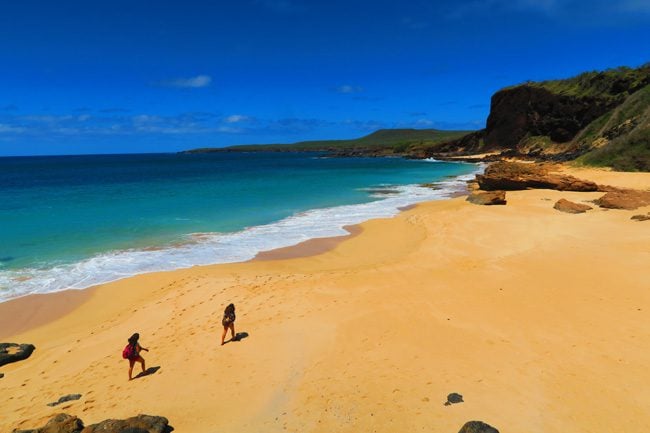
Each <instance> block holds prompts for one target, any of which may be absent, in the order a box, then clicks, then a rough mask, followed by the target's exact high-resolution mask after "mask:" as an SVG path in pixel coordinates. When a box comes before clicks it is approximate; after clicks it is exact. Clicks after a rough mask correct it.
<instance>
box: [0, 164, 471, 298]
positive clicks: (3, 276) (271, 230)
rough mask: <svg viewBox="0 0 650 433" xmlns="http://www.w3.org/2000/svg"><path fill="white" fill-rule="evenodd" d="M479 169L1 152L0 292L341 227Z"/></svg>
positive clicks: (81, 281) (426, 195)
mask: <svg viewBox="0 0 650 433" xmlns="http://www.w3.org/2000/svg"><path fill="white" fill-rule="evenodd" d="M477 170H479V167H478V166H477V165H474V164H465V163H451V162H439V161H430V160H406V159H401V158H328V157H325V156H324V155H322V154H319V153H314V152H305V153H272V152H268V153H267V152H259V153H211V154H142V155H92V156H89V155H84V156H50V157H6V158H0V302H1V301H6V300H8V299H11V298H14V297H18V296H23V295H27V294H31V293H47V292H54V291H59V290H64V289H68V288H77V289H81V288H85V287H89V286H92V285H95V284H101V283H105V282H109V281H113V280H116V279H120V278H124V277H127V276H131V275H136V274H140V273H144V272H153V271H162V270H172V269H178V268H185V267H190V266H194V265H204V264H214V263H230V262H240V261H245V260H249V259H251V258H253V257H254V256H255V255H256V254H257V253H259V252H260V251H267V250H271V249H274V248H280V247H285V246H290V245H294V244H297V243H300V242H302V241H305V240H308V239H312V238H319V237H329V236H340V235H344V234H346V233H347V232H346V231H345V230H344V229H343V227H344V226H346V225H350V224H357V223H360V222H363V221H366V220H369V219H372V218H378V217H390V216H393V215H395V214H396V213H398V212H399V209H400V208H402V207H404V206H408V205H410V204H414V203H418V202H422V201H428V200H436V199H443V198H446V197H449V196H450V195H451V194H453V192H454V191H457V190H458V189H459V188H462V187H463V185H464V180H466V179H468V178H470V177H471V176H472V174H473V173H475V172H477ZM423 183H436V184H437V189H432V188H428V187H422V186H420V184H423Z"/></svg>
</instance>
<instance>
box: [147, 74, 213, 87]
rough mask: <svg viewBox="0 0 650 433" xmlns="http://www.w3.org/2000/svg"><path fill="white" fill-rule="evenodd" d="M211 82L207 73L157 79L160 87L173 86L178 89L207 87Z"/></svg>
mask: <svg viewBox="0 0 650 433" xmlns="http://www.w3.org/2000/svg"><path fill="white" fill-rule="evenodd" d="M210 83H212V77H211V76H209V75H197V76H196V77H189V78H174V79H172V80H163V81H159V82H158V83H157V84H158V85H159V86H162V87H175V88H178V89H200V88H202V87H208V86H209V85H210Z"/></svg>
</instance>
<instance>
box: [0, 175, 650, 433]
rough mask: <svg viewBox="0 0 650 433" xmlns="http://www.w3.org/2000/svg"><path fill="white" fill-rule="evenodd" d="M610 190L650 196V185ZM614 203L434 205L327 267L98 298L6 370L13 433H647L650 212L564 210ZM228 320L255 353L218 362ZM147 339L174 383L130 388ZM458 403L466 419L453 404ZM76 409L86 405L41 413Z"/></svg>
mask: <svg viewBox="0 0 650 433" xmlns="http://www.w3.org/2000/svg"><path fill="white" fill-rule="evenodd" d="M583 173H584V172H583ZM588 174H589V175H590V176H589V177H592V176H591V175H592V174H593V175H594V176H596V177H597V176H601V177H602V178H603V179H605V178H607V177H609V176H614V175H610V174H604V175H603V174H599V173H591V172H590V173H588ZM583 176H584V174H583ZM615 177H616V178H617V179H618V182H619V183H620V184H623V185H636V184H638V182H641V183H642V184H643V185H645V186H646V189H647V188H648V187H650V174H645V175H643V176H637V175H633V176H628V175H626V174H618V175H615ZM600 195H602V193H592V192H586V193H580V192H560V191H551V190H527V191H512V192H508V197H507V199H508V204H507V205H505V206H477V205H474V204H471V203H468V202H467V201H465V200H464V199H463V198H454V199H447V200H439V201H430V202H425V203H422V204H419V205H417V206H416V207H415V208H412V209H409V210H406V211H403V212H401V213H399V214H398V215H397V216H395V217H391V218H380V219H372V220H369V221H366V222H364V223H362V224H360V225H359V226H358V227H357V228H355V229H353V231H355V230H360V233H356V234H354V235H353V234H351V235H349V236H346V237H345V239H344V241H341V242H335V243H334V244H333V245H332V243H331V242H330V245H329V246H331V247H332V248H330V249H328V250H327V251H325V252H319V253H318V254H316V255H309V256H300V257H293V256H291V257H286V256H285V255H284V254H285V253H286V252H281V254H282V257H275V258H273V259H272V260H251V261H248V262H243V263H233V264H219V265H207V266H196V267H193V268H189V269H180V270H176V271H167V272H157V273H149V274H143V275H138V276H134V277H129V278H126V279H123V280H120V281H117V282H113V283H109V284H105V285H101V286H98V287H96V289H95V290H94V292H93V293H92V296H88V299H86V300H85V301H84V302H83V303H82V304H81V305H79V306H77V307H76V308H74V309H73V310H72V311H71V312H68V313H66V314H65V315H63V316H61V317H60V318H58V319H56V320H54V321H51V322H49V323H47V324H46V325H39V326H37V327H34V328H31V329H29V330H25V331H24V332H21V333H20V334H17V335H12V338H15V339H17V340H19V341H15V342H16V343H32V344H35V345H36V351H35V352H34V354H33V355H32V357H31V358H29V359H28V360H26V361H21V362H18V363H15V364H9V365H6V366H4V367H2V369H1V371H2V372H3V373H5V377H4V378H2V379H0V381H2V384H3V387H4V388H5V389H6V390H7V392H8V395H10V396H11V398H10V399H8V400H6V401H5V402H4V403H5V404H4V406H5V413H6V414H7V415H6V416H5V417H3V419H0V430H2V431H4V430H8V431H11V430H12V429H13V428H23V429H25V428H35V427H38V426H41V425H43V424H44V422H45V421H46V420H47V419H48V418H49V417H50V416H51V415H52V414H53V413H60V412H67V413H70V414H74V415H77V416H79V417H81V418H82V419H83V420H84V421H85V422H86V423H87V424H90V423H94V422H98V421H101V420H103V419H106V418H108V417H110V418H126V417H129V416H133V415H135V414H136V413H135V412H136V410H135V409H134V408H137V412H138V413H147V414H151V415H160V416H165V417H167V418H168V419H169V420H170V424H171V425H172V426H173V427H174V428H175V429H177V430H178V431H191V432H193V433H209V432H211V431H215V430H232V431H238V432H242V433H254V432H259V431H267V432H270V433H276V432H277V433H279V432H283V431H313V432H316V433H321V432H323V433H325V432H328V431H343V432H351V433H352V432H357V431H373V430H374V431H377V432H379V433H389V432H391V433H392V432H394V431H400V430H408V431H411V430H414V431H415V430H422V429H424V430H426V431H458V429H459V428H460V426H462V425H463V424H464V423H465V422H466V421H469V420H472V419H479V420H482V421H484V422H487V423H488V424H490V425H493V426H494V427H496V428H498V429H499V430H501V431H529V432H531V433H561V432H564V431H572V432H575V433H588V432H591V431H595V430H598V429H601V430H602V429H604V430H607V431H611V432H614V433H619V432H620V433H623V432H628V431H641V430H642V429H643V428H645V427H646V426H647V422H648V421H647V414H646V412H647V411H646V410H645V409H646V404H645V402H647V401H650V389H649V388H648V387H644V386H639V384H643V383H646V382H648V383H650V372H648V370H647V364H648V363H649V362H650V349H646V348H648V347H650V323H649V322H648V321H646V320H644V319H643V317H644V316H643V315H644V314H645V312H646V311H648V310H650V293H648V291H647V287H648V284H650V271H648V269H647V262H648V259H649V258H650V251H648V249H647V245H648V241H650V234H648V232H647V224H648V223H644V222H634V221H631V220H630V215H632V214H634V213H645V212H647V211H650V206H647V207H645V208H642V209H639V210H638V211H619V210H611V211H606V210H603V209H599V208H596V209H593V210H591V211H588V212H587V213H585V214H580V215H571V214H565V213H561V212H558V211H557V210H555V209H553V203H554V202H555V201H556V200H558V199H559V198H566V199H568V200H572V201H575V202H589V201H590V200H593V199H595V198H597V197H599V196H600ZM303 247H304V246H303ZM58 295H59V294H53V295H52V296H58ZM230 302H233V303H235V305H236V306H237V322H236V329H237V332H243V333H245V334H246V335H247V338H244V339H243V340H241V341H239V342H229V343H228V344H226V345H225V346H219V338H220V335H221V329H222V328H221V324H220V319H221V312H222V310H223V308H224V306H225V305H227V304H228V303H230ZM1 306H2V304H0V308H1ZM3 313H4V312H3ZM1 314H2V313H0V315H1ZM134 331H137V332H140V334H141V336H142V337H141V340H142V344H143V345H144V346H145V347H148V348H149V349H150V352H147V353H146V354H145V358H146V360H147V366H150V367H160V370H159V371H157V372H156V373H154V374H152V375H150V376H147V377H143V378H141V379H138V380H136V381H134V382H127V380H126V373H127V372H126V369H127V367H128V366H127V363H125V361H124V360H122V359H121V356H120V351H121V349H122V347H123V346H124V344H125V343H126V338H127V337H128V336H129V335H130V334H131V333H133V332H134ZM179 383H182V384H183V386H178V384H179ZM127 390H128V392H126V391H127ZM163 390H165V392H164V393H161V391H163ZM451 392H458V393H460V394H462V395H463V396H464V398H465V402H464V403H462V404H457V405H452V406H449V407H448V406H445V405H444V404H443V403H444V401H445V398H446V396H447V395H448V394H449V393H451ZM67 393H81V394H82V395H83V396H82V398H81V399H80V400H78V401H75V402H70V403H69V404H67V405H64V406H63V407H57V408H49V407H47V406H45V403H47V402H49V401H55V400H56V399H58V398H59V397H60V396H61V395H64V394H67ZM152 396H160V397H156V398H152Z"/></svg>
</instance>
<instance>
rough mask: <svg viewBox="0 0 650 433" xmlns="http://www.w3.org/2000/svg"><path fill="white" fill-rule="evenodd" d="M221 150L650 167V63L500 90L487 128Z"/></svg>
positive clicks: (403, 131) (397, 131)
mask: <svg viewBox="0 0 650 433" xmlns="http://www.w3.org/2000/svg"><path fill="white" fill-rule="evenodd" d="M220 151H240V152H242V151H327V152H330V153H332V154H334V155H340V156H350V155H351V156H354V155H371V156H390V155H403V156H409V157H414V158H426V157H436V158H444V157H449V156H471V155H476V154H481V153H489V152H492V153H499V152H501V153H504V154H507V155H510V156H520V157H530V158H534V159H541V160H561V161H568V160H575V159H577V162H578V163H582V164H588V165H597V166H610V167H613V168H614V169H617V170H642V171H650V63H648V64H645V65H643V66H641V67H639V68H636V69H633V68H628V67H620V68H615V69H608V70H606V71H602V72H585V73H583V74H580V75H578V76H576V77H572V78H568V79H564V80H549V81H542V82H527V83H524V84H520V85H517V86H512V87H507V88H505V89H502V90H499V91H498V92H496V93H495V94H494V95H493V96H492V100H491V105H490V115H489V117H488V119H487V124H486V128H485V129H483V130H480V131H440V130H436V129H420V130H417V129H382V130H379V131H376V132H373V133H372V134H369V135H366V136H365V137H361V138H357V139H353V140H323V141H302V142H298V143H293V144H266V145H241V146H232V147H228V148H224V149H195V150H191V151H188V152H189V153H202V152H220Z"/></svg>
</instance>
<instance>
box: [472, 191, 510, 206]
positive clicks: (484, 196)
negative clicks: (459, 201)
mask: <svg viewBox="0 0 650 433" xmlns="http://www.w3.org/2000/svg"><path fill="white" fill-rule="evenodd" d="M467 201H468V202H470V203H474V204H480V205H484V206H491V205H498V204H506V192H505V191H474V192H472V193H471V194H470V195H468V196H467Z"/></svg>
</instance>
